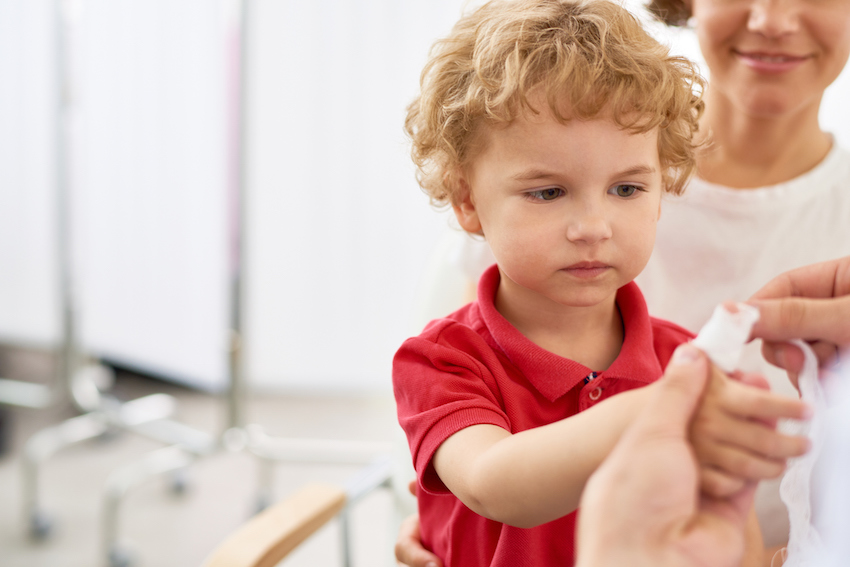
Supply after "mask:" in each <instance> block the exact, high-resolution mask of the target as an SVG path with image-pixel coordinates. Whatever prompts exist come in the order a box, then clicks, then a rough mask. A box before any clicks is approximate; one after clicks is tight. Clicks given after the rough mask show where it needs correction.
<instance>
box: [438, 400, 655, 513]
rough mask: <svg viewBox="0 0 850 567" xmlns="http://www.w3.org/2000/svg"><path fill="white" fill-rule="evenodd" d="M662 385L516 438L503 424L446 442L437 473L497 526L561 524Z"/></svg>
mask: <svg viewBox="0 0 850 567" xmlns="http://www.w3.org/2000/svg"><path fill="white" fill-rule="evenodd" d="M654 387H655V385H654V384H653V385H649V386H646V387H644V388H640V389H637V390H630V391H628V392H623V393H621V394H617V395H616V396H613V397H611V398H609V399H607V400H605V401H603V402H601V403H599V404H597V405H596V406H594V407H592V408H589V409H587V410H585V411H583V412H581V413H579V414H576V415H574V416H572V417H569V418H567V419H563V420H561V421H558V422H555V423H551V424H549V425H545V426H542V427H538V428H534V429H530V430H527V431H523V432H520V433H516V434H511V433H510V432H508V431H506V430H505V429H502V428H501V427H497V426H495V425H474V426H471V427H467V428H466V429H463V430H461V431H459V432H457V433H455V434H454V435H452V436H451V437H449V438H448V439H447V440H446V441H445V442H443V444H442V445H441V446H440V448H439V449H438V450H437V452H436V454H435V456H434V460H433V464H434V468H435V470H436V472H437V474H438V475H439V477H440V479H441V480H442V481H443V483H444V484H445V485H446V487H448V489H449V490H451V491H452V493H453V494H454V495H455V496H457V497H458V498H459V499H460V500H461V501H462V502H463V503H464V504H465V505H466V506H467V507H469V508H470V509H471V510H473V511H474V512H476V513H478V514H480V515H482V516H485V517H487V518H490V519H492V520H496V521H499V522H503V523H506V524H509V525H513V526H518V527H533V526H537V525H540V524H543V523H545V522H549V521H551V520H554V519H557V518H560V517H561V516H564V515H566V514H569V513H570V512H572V511H573V510H575V509H576V508H577V507H578V502H579V498H580V497H581V493H582V490H583V489H584V484H585V482H587V479H588V478H589V477H590V475H591V474H592V473H593V471H595V470H596V468H597V467H598V466H599V464H600V463H601V462H602V461H603V460H604V459H605V457H607V456H608V453H609V452H610V451H611V449H612V448H613V447H614V445H615V444H616V442H617V441H618V440H619V438H620V435H621V434H622V433H623V431H624V430H625V429H626V427H627V426H628V425H629V424H630V423H631V422H632V420H633V419H634V417H635V416H636V415H637V413H638V411H639V410H640V408H641V407H642V406H643V405H644V402H645V400H647V399H648V397H649V396H650V395H651V391H652V390H653V389H654Z"/></svg>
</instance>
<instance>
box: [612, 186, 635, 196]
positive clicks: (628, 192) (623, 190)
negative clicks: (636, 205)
mask: <svg viewBox="0 0 850 567" xmlns="http://www.w3.org/2000/svg"><path fill="white" fill-rule="evenodd" d="M638 191H643V189H641V188H640V187H638V186H637V185H617V186H616V187H613V188H612V189H611V192H613V193H614V194H615V195H617V196H618V197H631V196H632V195H634V194H635V193H637V192H638Z"/></svg>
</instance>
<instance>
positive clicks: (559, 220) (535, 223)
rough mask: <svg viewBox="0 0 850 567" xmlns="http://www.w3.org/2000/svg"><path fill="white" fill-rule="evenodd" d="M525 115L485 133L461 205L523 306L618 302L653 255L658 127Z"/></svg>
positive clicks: (465, 221)
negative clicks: (645, 129) (635, 128)
mask: <svg viewBox="0 0 850 567" xmlns="http://www.w3.org/2000/svg"><path fill="white" fill-rule="evenodd" d="M537 108H546V111H543V112H541V113H540V114H536V115H535V114H532V113H530V112H526V113H524V114H523V115H522V116H520V117H519V118H518V119H517V120H515V121H514V122H513V123H511V124H510V125H509V126H508V127H505V128H488V129H487V131H486V132H483V133H482V135H483V140H482V141H483V144H482V149H481V150H480V151H479V152H478V154H477V155H476V156H475V157H474V158H473V160H472V162H471V163H470V164H469V166H468V167H467V169H466V171H465V175H464V184H465V185H466V187H467V189H468V192H467V194H466V196H465V197H464V198H463V200H462V201H461V202H460V203H459V204H458V205H456V206H455V207H454V209H455V214H456V215H457V217H458V221H459V222H460V225H461V226H462V227H463V228H464V229H465V230H466V231H468V232H479V231H480V232H483V234H484V236H485V238H486V239H487V241H488V243H489V244H490V247H491V248H492V250H493V254H494V255H495V257H496V260H497V262H498V264H499V269H500V271H501V275H502V283H501V286H500V290H499V294H500V301H503V300H507V301H512V302H513V303H514V305H515V306H516V307H522V308H530V309H535V308H539V309H545V310H546V312H550V310H551V309H552V308H557V305H562V306H565V307H589V306H594V305H599V304H602V303H606V302H610V303H611V305H613V301H614V297H615V294H616V291H617V289H618V288H620V287H622V286H623V285H625V284H626V283H628V282H630V281H632V280H633V279H634V278H635V277H636V276H637V275H638V274H639V273H640V271H641V270H642V269H643V268H644V266H645V265H646V262H647V261H648V260H649V256H650V253H651V252H652V247H653V244H654V242H655V229H656V223H657V222H658V217H659V215H660V206H661V192H662V180H661V166H660V163H659V159H658V131H657V130H653V131H652V132H649V133H646V134H632V133H630V132H628V131H625V130H621V129H619V128H618V127H617V126H616V125H615V124H614V122H613V121H611V120H609V119H607V118H605V117H599V118H598V119H594V120H591V121H585V122H582V121H578V120H570V121H568V122H567V123H566V124H562V123H560V122H558V121H557V120H556V119H555V118H554V117H553V116H552V115H551V112H549V110H548V105H546V104H545V103H544V104H539V105H537Z"/></svg>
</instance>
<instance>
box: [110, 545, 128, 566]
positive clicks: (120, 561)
mask: <svg viewBox="0 0 850 567" xmlns="http://www.w3.org/2000/svg"><path fill="white" fill-rule="evenodd" d="M132 564H133V554H132V553H131V552H130V550H128V549H125V548H123V547H121V546H119V545H113V546H112V548H111V549H110V550H109V567H130V566H131V565H132Z"/></svg>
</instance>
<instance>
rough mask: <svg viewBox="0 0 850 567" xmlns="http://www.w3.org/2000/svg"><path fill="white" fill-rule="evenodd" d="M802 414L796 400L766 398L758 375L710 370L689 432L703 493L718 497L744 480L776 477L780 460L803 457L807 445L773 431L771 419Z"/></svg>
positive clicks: (768, 395)
mask: <svg viewBox="0 0 850 567" xmlns="http://www.w3.org/2000/svg"><path fill="white" fill-rule="evenodd" d="M807 413H808V408H807V406H806V405H805V404H804V403H803V402H801V401H800V400H796V399H793V398H787V397H784V396H779V395H777V394H773V393H771V392H770V391H769V390H768V385H767V382H766V381H765V379H764V378H762V377H760V376H758V375H754V374H736V375H735V379H733V378H730V377H729V376H727V375H726V374H724V373H723V372H722V371H721V370H719V369H718V368H716V367H714V366H712V368H711V376H710V378H709V384H708V386H707V387H706V389H705V393H704V394H703V398H702V403H701V404H700V407H699V408H698V409H697V412H696V414H695V415H694V418H693V421H692V423H691V428H690V441H691V444H692V446H693V447H694V452H695V454H696V458H697V461H698V462H699V464H700V484H701V487H702V489H703V491H704V492H705V493H706V494H709V495H711V496H715V497H718V498H722V497H726V496H729V495H731V494H734V493H735V492H737V491H738V490H740V489H741V488H742V487H743V486H744V484H745V482H746V481H756V480H762V479H766V478H775V477H777V476H779V475H780V474H782V472H783V471H784V470H785V460H786V459H788V458H789V457H797V456H800V455H802V454H804V453H805V452H806V450H807V449H808V446H809V443H808V440H807V439H806V438H805V437H798V436H789V435H784V434H782V433H779V432H778V431H776V420H777V419H780V418H790V419H804V418H805V417H806V416H807Z"/></svg>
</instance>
